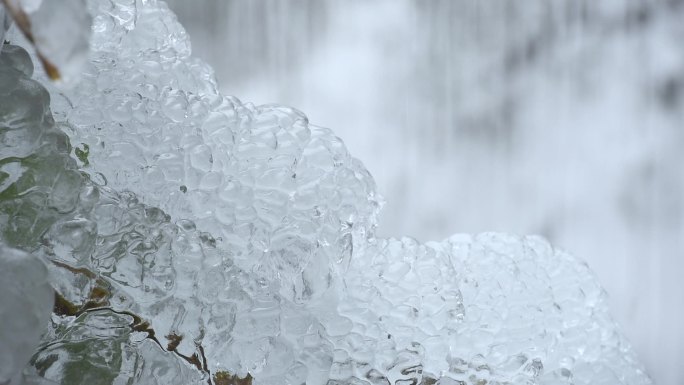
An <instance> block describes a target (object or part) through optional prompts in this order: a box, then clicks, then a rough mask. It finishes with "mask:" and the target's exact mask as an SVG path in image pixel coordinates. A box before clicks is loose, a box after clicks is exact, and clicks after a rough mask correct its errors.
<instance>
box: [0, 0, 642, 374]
mask: <svg viewBox="0 0 684 385" xmlns="http://www.w3.org/2000/svg"><path fill="white" fill-rule="evenodd" d="M89 6H90V11H91V13H92V14H93V22H94V24H93V31H94V34H93V37H92V42H91V49H90V58H89V64H88V65H87V68H86V72H85V73H84V74H83V75H82V79H81V80H80V82H79V83H77V84H76V85H75V87H74V88H73V89H69V90H62V91H53V93H52V98H53V99H52V102H51V103H50V100H49V97H48V93H47V92H46V91H45V90H44V89H43V88H42V87H41V86H40V85H39V84H38V83H37V82H35V81H32V80H30V79H29V77H30V75H31V71H29V70H28V68H29V66H30V61H28V60H27V59H28V57H27V54H26V53H25V52H24V51H23V50H21V49H19V48H16V47H14V46H6V47H4V52H3V54H2V56H0V64H1V65H2V67H0V84H3V87H0V101H1V102H2V103H0V109H2V110H1V111H2V114H1V115H0V116H1V117H2V120H1V121H0V128H2V135H3V136H2V141H1V145H2V147H1V148H0V154H1V158H0V162H1V163H2V171H3V172H4V174H2V177H3V179H2V184H1V185H0V186H2V189H1V190H0V218H2V219H3V221H2V222H0V225H1V226H2V227H1V228H0V231H1V234H2V238H0V241H2V242H3V243H5V244H7V245H9V246H11V247H14V248H20V249H23V250H25V252H30V253H32V255H33V256H34V257H38V258H41V259H43V260H44V261H45V262H46V264H47V266H48V269H49V271H50V283H51V284H52V286H53V287H54V289H55V291H56V292H57V294H56V296H55V301H56V304H55V307H54V310H53V315H52V319H51V322H50V324H49V327H48V329H47V331H46V333H45V335H44V336H43V341H42V345H41V346H40V347H39V349H38V351H37V352H36V353H35V355H34V356H33V358H32V359H31V363H30V366H29V367H28V368H27V369H26V371H25V376H26V377H27V378H30V379H31V381H35V382H37V383H40V382H41V381H44V380H43V379H45V380H48V381H53V382H54V383H59V384H70V385H71V384H93V383H98V384H120V383H135V384H169V383H171V384H199V383H213V384H216V385H222V384H229V383H250V382H252V383H254V384H274V385H275V384H292V385H300V384H304V383H306V384H310V385H314V384H396V385H399V384H402V385H403V384H407V385H408V384H425V385H428V384H434V383H439V384H444V385H446V384H459V385H461V384H473V385H475V384H477V385H484V384H650V380H649V379H648V377H647V376H646V375H645V374H644V372H643V369H642V366H641V365H640V364H639V363H638V360H637V359H636V357H635V355H634V353H633V352H632V350H631V348H630V346H629V344H628V343H627V342H626V341H625V339H624V337H623V336H622V335H621V333H620V332H619V330H618V329H617V327H616V325H615V323H614V322H613V321H612V320H611V318H610V316H609V314H608V312H607V307H606V303H605V297H604V292H603V290H602V289H601V288H600V286H599V285H598V284H597V282H596V280H595V279H594V277H593V275H592V273H591V272H590V271H589V269H588V268H587V267H586V265H584V264H583V263H581V262H580V261H578V260H576V259H574V258H573V257H571V256H569V255H567V254H566V253H563V252H560V251H557V250H554V249H553V248H552V247H551V246H550V245H549V244H548V243H547V242H545V241H544V240H542V239H540V238H536V237H522V238H521V237H515V236H510V235H504V234H493V233H488V234H480V235H473V236H470V235H457V236H453V237H451V238H449V239H447V240H445V241H443V242H439V243H429V244H420V243H418V242H416V241H414V240H411V239H408V238H405V239H381V238H377V237H375V235H374V228H375V225H376V216H377V214H378V212H379V208H380V203H379V202H380V200H379V197H377V195H376V193H375V185H374V182H373V179H372V177H371V176H370V174H369V173H368V171H367V170H366V169H365V167H364V166H363V165H362V164H361V163H360V162H359V161H357V160H356V159H354V158H352V157H351V156H350V155H349V153H348V152H347V150H346V148H345V146H344V144H343V143H342V141H341V140H340V139H338V138H336V137H335V136H334V135H333V133H332V132H331V131H330V130H327V129H323V128H318V127H314V126H310V125H309V124H308V121H307V119H306V117H305V116H304V115H303V114H302V113H300V112H298V111H296V110H294V109H291V108H287V107H282V106H276V105H268V106H258V107H255V106H253V105H251V104H243V103H242V102H241V101H240V100H238V99H236V98H233V97H225V96H223V95H221V94H220V93H219V92H217V87H216V84H215V82H214V80H213V74H212V71H211V69H210V68H209V67H208V66H206V65H205V64H203V63H202V62H200V61H198V60H196V59H193V58H192V57H191V56H190V45H189V40H188V38H187V36H186V34H185V31H184V30H183V28H182V27H181V26H180V25H179V24H178V22H177V21H176V19H175V17H174V16H173V14H172V13H171V12H170V11H169V10H168V9H167V7H166V6H165V5H164V4H163V3H161V2H156V1H134V0H130V1H124V0H116V1H95V0H94V1H91V2H90V3H89ZM4 85H10V86H9V87H5V86H4ZM48 106H51V108H52V110H50V108H49V107H48ZM27 258H28V257H27ZM21 274H22V273H21V272H19V273H18V276H22V275H21ZM26 274H28V272H26ZM26 277H27V279H29V278H30V279H33V278H31V277H29V276H28V275H27V276H26ZM44 308H45V307H43V309H44ZM16 317H19V318H17V319H23V318H21V317H23V316H22V315H17V316H16ZM36 333H37V334H39V332H38V331H36ZM35 335H36V334H34V335H33V336H32V337H33V338H35ZM238 379H242V380H238ZM0 380H2V379H1V378H0Z"/></svg>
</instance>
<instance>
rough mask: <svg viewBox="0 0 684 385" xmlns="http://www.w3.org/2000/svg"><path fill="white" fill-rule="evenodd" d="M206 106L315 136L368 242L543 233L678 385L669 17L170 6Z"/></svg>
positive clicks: (681, 139)
mask: <svg viewBox="0 0 684 385" xmlns="http://www.w3.org/2000/svg"><path fill="white" fill-rule="evenodd" d="M169 3H170V6H171V8H172V9H173V10H174V11H175V12H176V13H177V14H178V15H179V19H180V20H181V22H182V23H183V24H184V25H185V26H186V28H187V30H188V32H189V34H190V36H191V37H192V42H193V50H194V54H195V55H197V56H199V57H200V58H202V59H204V60H205V61H207V62H209V63H210V64H211V65H212V66H213V67H214V69H215V70H216V76H217V78H218V80H219V84H220V86H221V88H222V91H223V92H224V93H226V94H231V95H236V96H238V97H239V98H240V99H242V100H243V101H250V102H253V103H255V104H263V103H270V102H277V103H281V104H286V105H291V106H293V107H296V108H298V109H300V110H302V111H304V112H305V113H306V114H307V115H308V116H309V118H310V121H311V122H312V123H314V124H316V125H320V126H326V127H331V128H333V129H334V130H335V132H336V133H337V134H338V135H339V136H340V137H341V138H342V139H343V140H344V141H345V142H346V144H347V146H348V147H349V149H350V151H351V153H352V154H354V155H355V156H356V157H357V158H359V159H361V160H363V162H364V163H365V164H366V166H367V167H368V169H369V170H370V171H371V173H372V174H373V175H374V176H375V179H376V181H377V183H378V190H379V191H380V193H381V194H382V195H383V196H384V197H385V199H386V202H387V203H386V205H385V207H384V210H383V212H382V215H381V217H380V225H379V228H378V233H379V235H381V236H402V235H410V236H413V237H415V238H417V239H419V240H421V241H427V240H441V239H443V238H445V237H447V236H449V235H450V234H452V233H457V232H468V233H473V232H480V231H489V230H495V231H506V232H513V233H519V234H541V235H544V236H545V237H547V238H548V239H550V240H551V242H552V243H553V244H555V245H556V246H559V247H561V248H564V249H566V250H568V251H570V252H572V253H573V254H575V255H577V256H578V257H580V258H582V259H584V260H586V261H587V262H588V263H589V265H590V266H591V267H592V268H593V270H594V271H595V272H596V274H597V275H598V278H599V280H600V281H601V283H602V284H603V285H604V287H605V288H606V290H607V291H608V293H609V296H610V305H611V307H612V311H613V314H614V316H615V318H616V319H617V320H618V322H619V323H620V324H621V325H622V327H623V329H624V331H625V333H626V334H627V336H628V337H629V339H630V340H631V341H632V343H633V344H634V346H635V348H636V350H637V351H638V353H639V355H640V356H641V358H642V360H643V362H644V363H645V364H646V366H647V369H648V371H649V373H650V374H651V376H652V377H653V379H654V380H655V382H656V384H659V385H679V384H682V383H684V365H682V359H683V358H684V331H683V327H682V325H684V289H683V288H682V284H681V283H682V280H684V259H683V258H684V1H683V0H663V1H659V0H650V1H646V0H644V1H637V0H602V1H595V0H559V1H553V2H550V1H542V0H528V1H524V2H521V1H516V0H492V1H488V2H483V1H478V0H249V1H248V0H216V1H208V0H207V1H200V2H194V1H193V2H190V1H186V0H171V1H169Z"/></svg>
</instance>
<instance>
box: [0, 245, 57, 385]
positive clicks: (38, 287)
mask: <svg viewBox="0 0 684 385" xmlns="http://www.w3.org/2000/svg"><path fill="white" fill-rule="evenodd" d="M0 267H1V268H0V292H2V296H0V319H2V327H0V341H2V343H1V344H0V384H8V383H9V382H10V381H11V380H12V378H13V377H15V375H16V374H17V373H19V372H21V369H22V368H23V367H24V366H25V365H26V364H27V363H28V361H29V359H30V358H31V356H32V355H33V353H34V350H35V349H36V348H37V347H38V343H39V342H40V338H41V334H40V333H39V332H37V331H39V330H42V329H43V328H44V325H45V324H47V321H48V319H49V318H50V313H51V311H52V303H53V299H54V295H53V291H52V288H51V287H50V285H49V284H48V274H47V269H46V268H45V265H44V264H43V263H42V262H41V261H40V260H39V259H38V258H36V257H34V256H32V255H30V254H28V253H25V252H23V251H20V250H16V249H12V248H9V247H7V246H6V245H4V244H3V243H2V242H0Z"/></svg>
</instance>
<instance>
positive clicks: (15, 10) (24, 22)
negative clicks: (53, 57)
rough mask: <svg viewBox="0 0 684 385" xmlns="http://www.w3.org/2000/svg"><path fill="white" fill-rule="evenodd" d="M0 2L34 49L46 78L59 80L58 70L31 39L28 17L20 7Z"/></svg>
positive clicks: (9, 2)
mask: <svg viewBox="0 0 684 385" xmlns="http://www.w3.org/2000/svg"><path fill="white" fill-rule="evenodd" d="M0 1H2V4H4V5H5V9H6V10H7V13H8V14H9V15H10V17H12V20H14V22H15V23H17V27H19V30H20V31H21V32H22V33H23V34H24V36H26V39H28V41H29V42H30V43H31V45H33V48H35V49H36V55H38V59H39V60H40V62H41V64H42V65H43V68H44V69H45V72H46V73H47V75H48V77H49V78H50V79H51V80H59V79H60V78H61V75H60V74H59V69H58V68H57V66H55V65H54V64H52V62H50V61H49V60H48V59H47V58H46V57H45V56H44V55H43V53H42V52H40V49H38V46H36V40H35V39H34V37H33V31H31V21H30V20H29V17H28V15H27V14H26V13H25V12H24V10H23V9H21V7H20V6H17V7H15V6H14V5H13V4H12V2H11V0H0Z"/></svg>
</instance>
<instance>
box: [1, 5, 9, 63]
mask: <svg viewBox="0 0 684 385" xmlns="http://www.w3.org/2000/svg"><path fill="white" fill-rule="evenodd" d="M9 27H10V18H9V15H8V14H7V13H5V8H3V7H2V6H0V43H4V42H5V32H7V30H8V29H9ZM1 51H2V50H0V52H1Z"/></svg>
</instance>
